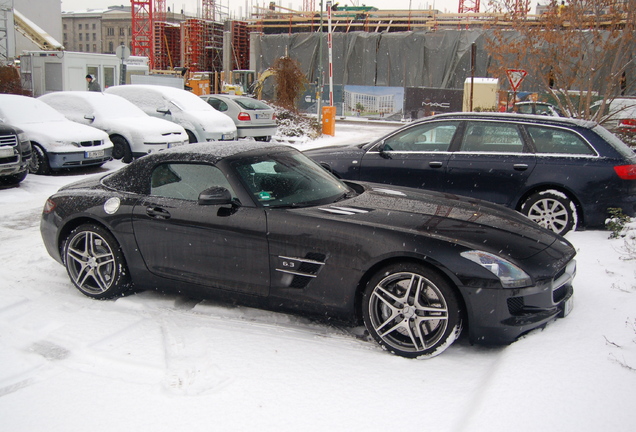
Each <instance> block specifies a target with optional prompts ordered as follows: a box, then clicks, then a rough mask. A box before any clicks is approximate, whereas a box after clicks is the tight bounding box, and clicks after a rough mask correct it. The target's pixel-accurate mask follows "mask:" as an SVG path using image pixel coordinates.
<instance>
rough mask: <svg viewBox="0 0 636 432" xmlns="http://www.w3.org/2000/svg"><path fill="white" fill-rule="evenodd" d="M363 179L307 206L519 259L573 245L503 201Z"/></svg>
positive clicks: (329, 214) (320, 214)
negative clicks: (346, 194)
mask: <svg viewBox="0 0 636 432" xmlns="http://www.w3.org/2000/svg"><path fill="white" fill-rule="evenodd" d="M357 184H358V185H360V186H362V187H364V189H365V190H364V193H361V194H359V195H357V196H356V197H354V198H351V199H347V200H343V201H339V202H337V203H335V204H331V205H326V206H318V207H312V208H311V209H306V211H308V212H311V213H312V214H313V215H314V216H317V217H325V218H330V219H333V218H337V219H343V220H354V221H355V222H356V223H364V224H369V225H375V226H377V227H378V229H387V228H388V229H391V230H400V231H406V232H412V233H413V234H419V235H424V236H426V237H430V238H437V239H439V240H444V241H449V242H452V243H455V244H459V245H463V246H465V247H467V248H470V249H479V250H482V251H486V252H491V253H495V254H497V255H507V256H509V257H511V258H514V259H518V260H523V259H527V258H530V257H532V256H534V255H536V254H538V253H540V252H542V251H544V250H545V249H547V248H549V247H550V246H552V245H553V244H555V243H556V242H560V243H561V244H562V245H563V246H565V247H571V245H570V244H569V243H568V242H567V241H566V240H565V239H563V238H562V237H561V236H559V235H557V234H555V233H553V232H551V231H549V230H546V229H544V228H541V227H540V226H539V225H537V224H536V223H534V222H532V221H530V220H529V219H527V218H526V217H525V216H523V215H522V214H520V213H518V212H516V211H513V210H510V209H508V208H505V207H503V206H499V205H496V204H492V203H489V202H485V201H481V200H476V199H471V198H467V197H459V196H456V195H451V194H444V193H438V192H428V191H418V190H416V189H409V188H400V187H393V186H387V185H380V184H373V183H357Z"/></svg>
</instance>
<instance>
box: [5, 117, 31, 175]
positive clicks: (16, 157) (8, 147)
mask: <svg viewBox="0 0 636 432" xmlns="http://www.w3.org/2000/svg"><path fill="white" fill-rule="evenodd" d="M30 159H31V142H30V141H29V140H28V138H27V136H26V134H25V133H24V132H23V131H22V130H21V129H18V128H14V127H13V126H10V125H7V124H4V123H2V122H0V184H4V185H16V184H18V183H20V182H21V181H22V180H24V179H25V178H26V176H27V173H28V172H29V160H30Z"/></svg>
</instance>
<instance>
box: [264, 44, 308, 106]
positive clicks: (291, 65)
mask: <svg viewBox="0 0 636 432" xmlns="http://www.w3.org/2000/svg"><path fill="white" fill-rule="evenodd" d="M271 69H272V70H273V71H274V78H275V80H276V100H275V103H276V104H277V105H278V106H280V107H282V108H285V109H288V110H290V111H293V112H296V111H297V109H296V101H297V100H298V97H299V96H300V95H301V93H302V92H303V91H304V90H305V86H306V84H307V77H305V74H304V73H303V71H302V69H301V68H300V64H299V63H298V61H296V60H294V59H292V58H291V57H280V58H278V59H276V61H275V62H274V64H273V65H272V67H271Z"/></svg>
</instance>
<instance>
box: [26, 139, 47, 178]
mask: <svg viewBox="0 0 636 432" xmlns="http://www.w3.org/2000/svg"><path fill="white" fill-rule="evenodd" d="M32 147H33V153H32V154H31V159H29V172H30V173H31V174H39V175H49V174H51V164H50V163H49V155H47V154H46V150H44V149H43V148H42V147H40V146H39V145H36V144H32Z"/></svg>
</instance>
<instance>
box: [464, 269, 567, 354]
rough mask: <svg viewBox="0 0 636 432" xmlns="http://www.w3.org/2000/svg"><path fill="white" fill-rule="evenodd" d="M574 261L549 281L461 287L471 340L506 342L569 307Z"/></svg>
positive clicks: (547, 320)
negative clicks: (522, 285)
mask: <svg viewBox="0 0 636 432" xmlns="http://www.w3.org/2000/svg"><path fill="white" fill-rule="evenodd" d="M575 274H576V262H575V261H574V260H572V261H570V262H569V263H568V265H567V266H566V267H565V268H564V269H563V270H562V271H561V272H560V273H559V274H557V275H556V276H555V278H554V279H553V280H552V281H548V282H547V283H545V284H541V285H536V286H532V287H527V288H520V289H503V288H501V289H476V288H474V287H470V288H463V289H462V293H463V294H464V300H465V301H466V306H467V313H468V324H469V337H470V341H471V343H479V344H492V345H501V344H509V343H512V342H514V341H515V340H517V339H518V338H519V337H520V336H522V335H524V334H525V333H528V332H529V331H531V330H534V329H537V328H540V327H543V326H545V325H546V324H547V323H549V322H551V321H553V320H555V319H557V318H562V317H564V316H566V315H567V314H568V313H569V312H570V310H571V309H572V295H573V293H574V289H573V287H572V280H573V279H574V276H575Z"/></svg>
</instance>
